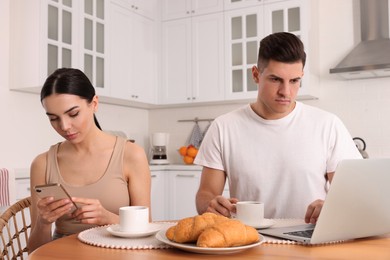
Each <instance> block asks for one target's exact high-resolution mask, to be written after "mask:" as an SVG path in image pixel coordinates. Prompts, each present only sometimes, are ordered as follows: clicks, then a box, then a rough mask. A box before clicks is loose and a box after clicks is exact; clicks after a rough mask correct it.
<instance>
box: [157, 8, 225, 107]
mask: <svg viewBox="0 0 390 260" xmlns="http://www.w3.org/2000/svg"><path fill="white" fill-rule="evenodd" d="M223 28H224V27H223V14H222V13H216V14H210V15H201V16H196V17H192V18H186V19H178V20H172V21H167V22H164V23H163V48H162V52H163V53H162V59H163V66H162V71H163V74H162V87H161V94H160V96H161V103H162V104H180V103H189V102H203V101H217V100H222V99H223V97H224V71H223V69H224V58H223V45H224V43H223Z"/></svg>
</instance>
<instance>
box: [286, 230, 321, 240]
mask: <svg viewBox="0 0 390 260" xmlns="http://www.w3.org/2000/svg"><path fill="white" fill-rule="evenodd" d="M313 231H314V229H308V230H302V231H293V232H287V233H284V234H287V235H292V236H297V237H307V238H311V236H312V235H313Z"/></svg>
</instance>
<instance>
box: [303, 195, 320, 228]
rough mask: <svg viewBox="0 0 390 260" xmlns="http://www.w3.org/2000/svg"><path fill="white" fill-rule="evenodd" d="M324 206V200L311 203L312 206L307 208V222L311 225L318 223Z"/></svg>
mask: <svg viewBox="0 0 390 260" xmlns="http://www.w3.org/2000/svg"><path fill="white" fill-rule="evenodd" d="M323 205H324V201H323V200H316V201H313V202H312V203H310V205H309V206H308V207H307V211H306V215H305V222H306V223H311V224H315V223H317V220H318V217H319V216H320V213H321V209H322V206H323Z"/></svg>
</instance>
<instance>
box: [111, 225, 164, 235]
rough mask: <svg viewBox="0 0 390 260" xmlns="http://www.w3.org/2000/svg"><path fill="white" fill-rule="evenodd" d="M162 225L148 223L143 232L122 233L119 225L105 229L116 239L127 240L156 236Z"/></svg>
mask: <svg viewBox="0 0 390 260" xmlns="http://www.w3.org/2000/svg"><path fill="white" fill-rule="evenodd" d="M162 226H163V225H161V224H159V223H149V226H148V228H147V229H146V230H145V231H140V232H131V233H130V232H123V231H121V230H120V226H119V225H112V226H109V227H108V228H107V231H108V232H109V233H110V234H111V235H114V236H117V237H129V238H137V237H147V236H151V235H154V234H156V233H157V232H158V231H159V230H160V229H161V228H162Z"/></svg>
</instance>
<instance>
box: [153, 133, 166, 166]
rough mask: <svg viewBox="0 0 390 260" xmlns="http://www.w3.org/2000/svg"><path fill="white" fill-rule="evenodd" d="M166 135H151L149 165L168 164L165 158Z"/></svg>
mask: <svg viewBox="0 0 390 260" xmlns="http://www.w3.org/2000/svg"><path fill="white" fill-rule="evenodd" d="M168 141H169V134H168V133H153V134H152V136H151V137H150V144H151V159H150V164H169V161H168V156H167V145H168Z"/></svg>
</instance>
